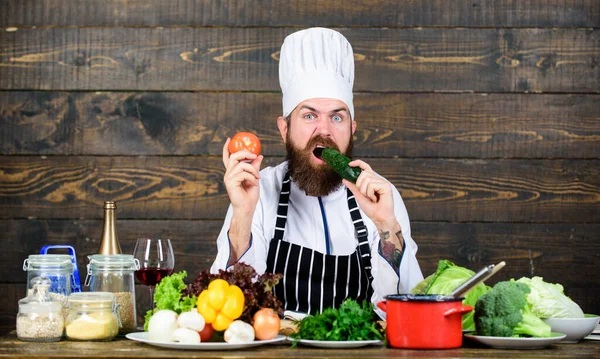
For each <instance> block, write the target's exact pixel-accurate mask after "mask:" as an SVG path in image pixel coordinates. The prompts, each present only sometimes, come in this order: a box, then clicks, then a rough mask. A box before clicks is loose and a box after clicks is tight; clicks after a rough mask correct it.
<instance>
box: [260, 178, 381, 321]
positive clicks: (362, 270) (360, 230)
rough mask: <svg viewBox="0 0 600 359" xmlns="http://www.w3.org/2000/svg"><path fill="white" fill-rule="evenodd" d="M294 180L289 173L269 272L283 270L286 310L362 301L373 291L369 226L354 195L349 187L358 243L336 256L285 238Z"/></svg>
mask: <svg viewBox="0 0 600 359" xmlns="http://www.w3.org/2000/svg"><path fill="white" fill-rule="evenodd" d="M290 184H291V181H290V178H289V173H286V175H285V177H284V179H283V184H282V186H281V187H282V188H281V193H280V195H279V206H278V207H277V221H276V224H275V235H274V236H273V239H271V243H270V245H269V254H268V256H267V272H271V273H280V274H282V275H283V278H282V280H280V281H279V283H278V284H277V285H276V286H275V288H274V291H275V295H276V296H277V298H278V299H279V300H281V302H282V303H284V308H285V309H286V310H292V311H297V312H303V313H309V314H316V313H320V312H322V311H323V310H324V309H326V308H328V307H334V308H337V307H339V306H340V305H341V304H342V302H343V301H344V300H345V299H347V298H351V299H354V300H356V301H358V302H359V303H361V302H362V301H363V300H367V301H368V300H370V299H371V295H372V294H373V288H372V281H373V277H372V275H371V253H370V251H369V242H368V237H367V228H366V226H365V225H364V223H363V221H362V217H361V215H360V211H359V210H358V205H357V203H356V200H355V198H354V195H353V194H352V192H350V190H347V197H348V209H349V210H350V216H351V218H352V222H353V224H354V228H355V231H356V236H357V239H358V246H357V247H356V251H354V253H352V254H350V255H341V256H334V255H329V254H323V253H320V252H317V251H314V250H312V249H310V248H306V247H303V246H299V245H297V244H293V243H289V242H286V241H284V240H283V234H284V230H285V226H286V222H287V210H288V201H289V197H290V187H291V185H290Z"/></svg>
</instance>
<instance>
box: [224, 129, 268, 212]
mask: <svg viewBox="0 0 600 359" xmlns="http://www.w3.org/2000/svg"><path fill="white" fill-rule="evenodd" d="M229 141H231V139H229V138H228V139H227V141H226V142H225V145H223V164H224V165H225V176H224V177H223V182H224V183H225V188H226V189H227V195H228V196H229V200H230V201H231V205H232V206H233V209H234V212H235V211H236V210H238V211H240V212H244V213H245V214H248V213H250V212H254V208H255V207H256V203H258V197H259V195H260V190H259V189H260V187H259V183H258V180H259V179H260V174H259V171H260V164H261V163H262V160H263V156H262V155H259V156H257V155H255V154H253V153H250V152H249V151H246V150H242V151H238V152H235V153H229V149H228V146H229Z"/></svg>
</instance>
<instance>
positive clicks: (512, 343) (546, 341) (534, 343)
mask: <svg viewBox="0 0 600 359" xmlns="http://www.w3.org/2000/svg"><path fill="white" fill-rule="evenodd" d="M566 337H567V335H566V334H563V333H556V332H552V334H551V336H550V337H549V338H511V337H487V336H483V335H474V334H465V338H469V339H471V340H473V341H476V342H479V343H481V344H485V345H487V346H490V347H492V348H498V349H541V348H545V347H547V346H549V345H552V344H554V343H557V342H559V341H561V340H562V339H564V338H566Z"/></svg>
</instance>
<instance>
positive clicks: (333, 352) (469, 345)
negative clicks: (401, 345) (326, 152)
mask: <svg viewBox="0 0 600 359" xmlns="http://www.w3.org/2000/svg"><path fill="white" fill-rule="evenodd" d="M7 357H10V358H39V359H42V358H90V359H91V358H102V359H106V358H123V357H127V358H241V357H246V358H303V359H309V358H315V359H317V358H318V359H321V358H361V359H367V358H383V357H385V358H405V357H416V358H557V357H560V358H600V341H592V340H583V341H581V342H580V343H578V344H554V345H552V346H550V347H547V348H545V349H536V350H506V349H505V350H502V349H491V348H487V347H483V346H478V345H477V344H475V343H473V342H471V341H469V340H466V339H465V341H464V343H463V347H462V348H458V349H447V350H407V349H392V348H386V347H377V346H371V347H364V348H357V349H319V348H310V347H302V346H298V347H296V348H292V347H291V345H290V344H289V343H286V344H283V345H282V344H277V345H274V344H271V345H264V346H260V347H254V348H246V349H242V350H227V351H222V350H221V351H214V350H211V351H208V350H207V351H204V350H202V351H200V350H176V349H163V348H158V347H154V346H151V345H147V344H143V343H138V342H134V341H131V340H128V339H125V338H117V339H115V340H113V341H111V342H73V341H68V340H62V341H60V342H56V343H28V342H22V341H20V340H18V339H17V337H16V335H15V334H14V332H13V333H11V334H8V335H5V336H3V337H1V338H0V358H7Z"/></svg>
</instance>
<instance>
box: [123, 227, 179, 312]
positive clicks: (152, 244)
mask: <svg viewBox="0 0 600 359" xmlns="http://www.w3.org/2000/svg"><path fill="white" fill-rule="evenodd" d="M133 257H134V258H137V260H138V261H139V262H140V269H139V270H137V271H135V277H136V278H137V279H138V280H139V281H140V282H142V284H144V285H146V286H148V288H149V289H150V301H151V303H152V304H151V306H152V308H151V309H154V288H155V287H156V285H157V284H158V283H159V282H160V280H161V279H162V278H163V277H166V276H168V275H169V274H171V273H173V267H174V266H175V257H174V256H173V247H171V240H169V239H159V238H138V240H137V242H136V243H135V249H134V250H133Z"/></svg>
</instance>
